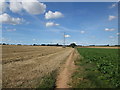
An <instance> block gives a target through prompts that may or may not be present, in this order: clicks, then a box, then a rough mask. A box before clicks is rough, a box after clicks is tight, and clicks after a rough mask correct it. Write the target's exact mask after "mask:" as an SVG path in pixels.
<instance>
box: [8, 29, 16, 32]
mask: <svg viewBox="0 0 120 90" xmlns="http://www.w3.org/2000/svg"><path fill="white" fill-rule="evenodd" d="M7 31H8V32H12V31H16V29H7Z"/></svg>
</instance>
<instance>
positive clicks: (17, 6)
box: [0, 0, 46, 15]
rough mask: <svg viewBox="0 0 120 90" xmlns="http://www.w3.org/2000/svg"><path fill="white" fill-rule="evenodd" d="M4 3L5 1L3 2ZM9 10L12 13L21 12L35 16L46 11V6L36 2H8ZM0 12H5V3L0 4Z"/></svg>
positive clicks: (31, 0)
mask: <svg viewBox="0 0 120 90" xmlns="http://www.w3.org/2000/svg"><path fill="white" fill-rule="evenodd" d="M3 1H5V0H3ZM9 1H10V4H9V9H10V10H11V11H12V12H14V13H18V12H20V11H22V10H24V11H26V12H28V13H29V14H33V15H37V14H43V13H44V12H45V10H46V5H45V4H43V3H40V2H39V1H38V0H9ZM1 6H2V8H1V9H0V11H1V10H2V9H3V10H4V11H5V9H6V7H7V6H8V4H7V3H6V2H4V3H0V7H1Z"/></svg>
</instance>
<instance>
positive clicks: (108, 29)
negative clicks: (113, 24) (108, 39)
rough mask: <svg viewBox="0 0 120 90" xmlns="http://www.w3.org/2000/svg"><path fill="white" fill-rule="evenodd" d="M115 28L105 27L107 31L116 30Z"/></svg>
mask: <svg viewBox="0 0 120 90" xmlns="http://www.w3.org/2000/svg"><path fill="white" fill-rule="evenodd" d="M114 30H115V29H114V28H105V31H114Z"/></svg>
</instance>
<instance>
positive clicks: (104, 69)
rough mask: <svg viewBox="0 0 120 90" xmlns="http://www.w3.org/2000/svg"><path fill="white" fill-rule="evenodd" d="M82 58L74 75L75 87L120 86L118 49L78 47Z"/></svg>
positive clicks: (78, 61)
mask: <svg viewBox="0 0 120 90" xmlns="http://www.w3.org/2000/svg"><path fill="white" fill-rule="evenodd" d="M77 50H78V52H79V53H80V55H81V56H80V59H79V60H76V61H75V64H76V65H77V66H78V68H77V70H76V72H75V73H74V74H73V76H72V79H73V81H72V86H73V87H75V88H118V87H120V79H119V73H118V60H120V58H119V54H118V49H101V48H78V49H77Z"/></svg>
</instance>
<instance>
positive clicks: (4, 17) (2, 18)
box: [0, 13, 23, 25]
mask: <svg viewBox="0 0 120 90" xmlns="http://www.w3.org/2000/svg"><path fill="white" fill-rule="evenodd" d="M22 21H23V19H21V18H14V17H11V16H9V15H8V14H7V13H4V14H1V15H0V23H4V24H12V25H16V24H21V22H22Z"/></svg>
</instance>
